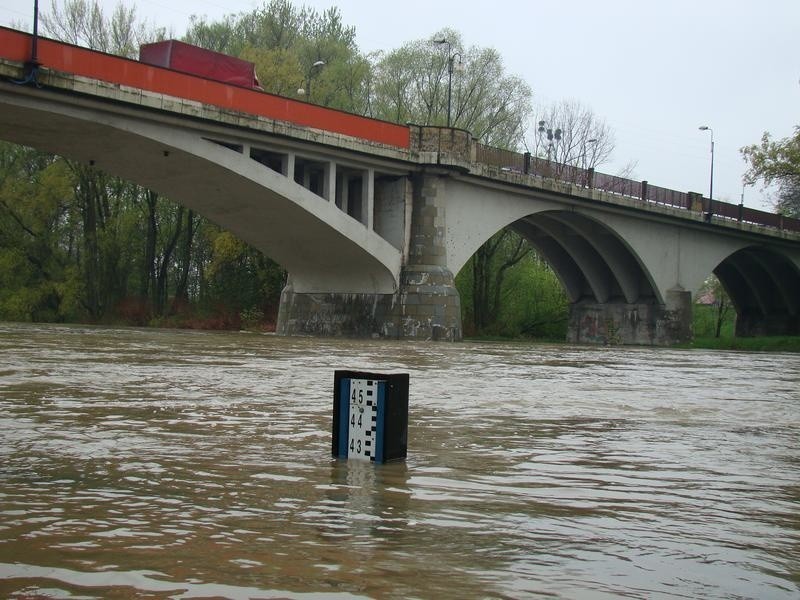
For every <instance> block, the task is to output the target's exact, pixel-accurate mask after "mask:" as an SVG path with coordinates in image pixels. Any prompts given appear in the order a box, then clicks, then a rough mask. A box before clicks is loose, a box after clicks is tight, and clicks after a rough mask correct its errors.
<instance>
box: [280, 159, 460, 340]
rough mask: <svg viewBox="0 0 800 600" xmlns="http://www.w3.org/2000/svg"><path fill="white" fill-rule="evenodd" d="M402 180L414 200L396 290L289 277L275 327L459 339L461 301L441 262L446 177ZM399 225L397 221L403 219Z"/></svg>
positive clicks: (283, 331)
mask: <svg viewBox="0 0 800 600" xmlns="http://www.w3.org/2000/svg"><path fill="white" fill-rule="evenodd" d="M402 182H403V183H404V184H405V185H406V186H411V188H412V190H411V193H410V194H407V196H406V197H408V198H411V199H412V203H413V205H412V210H411V226H410V247H409V249H408V250H409V251H408V259H407V261H406V264H405V265H404V266H403V268H402V270H401V273H400V281H399V288H398V291H397V292H396V293H394V294H371V293H359V292H358V290H354V291H353V293H349V294H342V293H335V294H334V293H297V292H295V291H294V287H293V285H292V280H291V277H290V278H289V281H288V283H287V285H286V287H285V288H284V290H283V292H282V294H281V304H280V310H279V313H278V324H277V333H279V334H282V335H321V336H342V337H360V338H364V337H387V338H405V339H420V340H453V341H455V340H460V339H461V336H462V333H461V302H460V298H459V296H458V291H457V290H456V287H455V283H454V281H453V274H452V273H451V272H450V270H449V269H448V268H447V266H446V265H447V263H446V259H447V253H446V247H445V231H446V221H445V217H446V215H445V206H446V197H445V194H446V179H445V178H440V177H439V176H438V175H436V174H420V175H418V176H415V177H414V178H413V180H402ZM364 187H371V186H364ZM395 222H396V221H395ZM398 225H399V226H402V225H403V223H402V221H401V222H400V223H398Z"/></svg>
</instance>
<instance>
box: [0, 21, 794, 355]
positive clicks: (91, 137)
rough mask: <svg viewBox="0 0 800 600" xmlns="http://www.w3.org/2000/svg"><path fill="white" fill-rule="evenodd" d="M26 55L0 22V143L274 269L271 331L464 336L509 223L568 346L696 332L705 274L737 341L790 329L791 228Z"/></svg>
mask: <svg viewBox="0 0 800 600" xmlns="http://www.w3.org/2000/svg"><path fill="white" fill-rule="evenodd" d="M29 53H30V36H27V35H25V34H23V33H20V32H16V31H14V30H9V29H3V28H0V78H2V81H0V138H1V139H4V140H8V141H12V142H16V143H20V144H25V145H29V146H32V147H35V148H38V149H41V150H44V151H47V152H53V153H56V154H60V155H62V156H65V157H69V158H72V159H76V160H80V161H84V162H86V163H89V164H93V165H96V166H97V167H98V168H100V169H103V170H104V171H107V172H109V173H112V174H115V175H119V176H121V177H124V178H126V179H129V180H131V181H134V182H136V183H138V184H141V185H143V186H147V187H149V188H151V189H153V190H155V191H157V192H159V193H160V194H162V195H164V196H166V197H169V198H171V199H173V200H175V201H177V202H180V203H182V204H184V205H186V206H187V207H190V208H192V209H193V210H195V211H196V212H198V213H199V214H202V215H204V216H205V217H207V218H209V219H210V220H212V221H213V222H215V223H217V224H219V225H221V226H222V227H225V228H227V229H229V230H230V231H232V232H233V233H234V234H236V235H237V236H239V237H240V238H242V239H243V240H245V241H247V242H248V243H250V244H252V245H253V246H255V247H256V248H258V249H260V250H261V251H263V252H264V253H265V254H266V255H268V256H270V257H271V258H273V259H274V260H276V261H278V262H279V263H281V264H282V265H283V266H284V267H285V268H286V269H287V271H288V272H289V281H288V283H287V286H286V288H285V289H284V291H283V294H282V297H281V306H280V312H279V322H278V332H279V333H281V334H285V335H293V334H313V335H349V336H363V337H377V336H381V337H392V338H407V337H422V338H431V339H448V340H457V339H460V338H461V307H460V301H459V296H458V292H457V290H456V288H455V286H454V282H453V277H454V274H456V273H458V271H459V270H460V269H461V268H462V267H463V266H464V264H466V262H467V261H468V260H469V258H470V257H471V256H472V254H473V253H474V252H475V251H476V250H477V249H478V248H479V247H480V246H481V245H482V244H483V243H484V242H485V241H486V240H487V239H489V238H490V237H491V236H492V235H493V234H495V233H496V232H498V231H499V230H501V229H502V228H504V227H507V226H510V227H513V228H514V229H515V230H516V231H518V232H519V233H520V234H522V235H523V236H525V238H526V239H528V241H530V243H531V244H532V245H533V246H534V247H536V248H537V250H538V251H539V252H540V253H541V254H542V256H544V257H545V258H546V259H547V260H548V262H549V263H550V265H551V266H552V267H553V269H554V270H555V272H556V273H557V275H558V276H559V278H560V280H561V282H562V283H563V285H564V288H565V290H566V292H567V295H568V297H569V300H570V317H569V319H570V321H569V333H568V338H569V340H570V341H575V342H601V343H632V344H671V343H674V342H679V341H683V340H687V339H690V338H691V335H692V333H691V311H692V298H693V296H694V295H695V294H696V293H697V291H698V289H699V288H700V286H701V284H702V283H703V281H704V280H705V279H706V278H707V277H708V276H709V275H710V274H711V273H716V274H717V276H718V277H719V278H720V279H721V280H722V282H723V284H724V285H725V287H726V289H727V290H728V292H729V293H730V295H731V298H732V300H733V302H734V305H735V307H736V310H737V333H738V334H739V335H751V334H767V335H769V334H798V333H800V315H799V313H800V223H798V222H797V221H793V220H788V219H786V220H784V219H781V218H779V217H778V216H776V215H772V214H769V213H763V212H760V211H753V210H751V209H746V208H743V207H737V206H734V205H729V204H725V203H720V202H714V203H713V204H712V203H711V202H710V201H709V200H708V199H704V198H702V196H700V195H699V194H691V193H689V194H683V193H679V192H673V191H671V190H665V189H663V188H656V187H655V186H649V185H648V184H647V182H631V181H627V180H621V179H618V178H613V177H608V176H604V175H601V174H595V173H592V172H591V171H580V170H576V169H571V170H570V169H567V170H566V171H563V170H562V171H561V172H559V173H554V172H553V171H554V169H557V168H558V167H560V166H559V165H553V164H552V163H547V161H540V160H538V159H535V158H531V157H530V156H526V155H521V154H514V153H509V152H503V151H500V150H496V149H492V148H487V147H485V146H482V145H480V144H478V143H476V142H475V141H474V140H473V139H472V138H471V136H470V135H469V133H468V132H465V131H461V130H457V129H449V128H440V127H419V126H413V125H409V126H399V125H394V124H391V123H386V122H383V121H376V120H373V119H366V118H363V117H358V116H355V115H350V114H347V113H342V112H339V111H334V110H329V109H325V108H322V107H318V106H313V105H310V104H307V103H304V102H298V101H294V100H291V99H288V98H281V97H277V96H272V95H269V94H265V93H263V92H259V91H255V90H249V89H244V88H238V87H235V86H229V85H225V84H222V83H219V82H215V81H210V80H206V79H202V78H199V77H195V76H192V75H188V74H184V73H178V72H175V71H169V70H167V69H162V68H159V67H153V66H150V65H144V64H141V63H138V62H136V61H130V60H126V59H122V58H119V57H114V56H109V55H105V54H101V53H97V52H91V51H89V50H86V49H82V48H77V47H75V46H70V45H67V44H61V43H58V42H53V41H50V40H42V39H40V40H39V60H40V61H41V63H42V66H41V67H40V68H39V70H38V74H37V85H33V84H32V83H28V84H19V83H17V82H19V81H22V80H23V79H24V77H25V75H26V74H27V71H26V65H25V62H26V61H27V59H28V57H29ZM29 67H30V65H29V66H28V69H29ZM554 175H555V176H554Z"/></svg>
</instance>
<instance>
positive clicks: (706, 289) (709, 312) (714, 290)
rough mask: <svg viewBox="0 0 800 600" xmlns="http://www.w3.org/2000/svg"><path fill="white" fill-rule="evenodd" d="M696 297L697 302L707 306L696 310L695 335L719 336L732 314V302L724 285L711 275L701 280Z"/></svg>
mask: <svg viewBox="0 0 800 600" xmlns="http://www.w3.org/2000/svg"><path fill="white" fill-rule="evenodd" d="M697 297H698V304H699V305H705V307H707V308H705V309H704V310H700V311H696V312H697V314H696V315H695V335H699V336H704V335H713V336H714V337H716V338H718V337H720V335H722V329H723V327H724V326H725V325H726V324H728V323H730V322H731V320H732V319H731V317H732V316H733V315H734V311H733V310H732V309H733V303H732V302H731V299H730V296H729V295H728V292H727V291H726V290H725V286H723V285H722V282H721V281H720V280H719V279H718V278H717V277H716V276H715V275H712V276H711V277H709V278H708V279H706V280H705V281H704V282H703V285H702V286H701V288H700V290H699V291H698V294H697ZM709 317H710V319H709ZM731 325H732V323H731Z"/></svg>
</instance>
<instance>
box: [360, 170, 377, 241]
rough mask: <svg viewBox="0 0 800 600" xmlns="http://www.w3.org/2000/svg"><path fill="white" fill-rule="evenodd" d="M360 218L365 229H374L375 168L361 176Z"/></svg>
mask: <svg viewBox="0 0 800 600" xmlns="http://www.w3.org/2000/svg"><path fill="white" fill-rule="evenodd" d="M361 220H362V222H363V223H364V225H365V226H366V228H367V229H369V230H370V231H372V230H373V229H375V169H366V170H365V171H364V172H363V174H362V176H361Z"/></svg>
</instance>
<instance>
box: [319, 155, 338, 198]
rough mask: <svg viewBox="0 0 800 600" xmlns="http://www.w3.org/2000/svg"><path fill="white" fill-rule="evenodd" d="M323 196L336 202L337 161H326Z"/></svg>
mask: <svg viewBox="0 0 800 600" xmlns="http://www.w3.org/2000/svg"><path fill="white" fill-rule="evenodd" d="M322 197H323V198H325V200H327V201H328V202H336V163H335V162H333V161H329V162H326V163H325V175H324V177H323V183H322Z"/></svg>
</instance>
